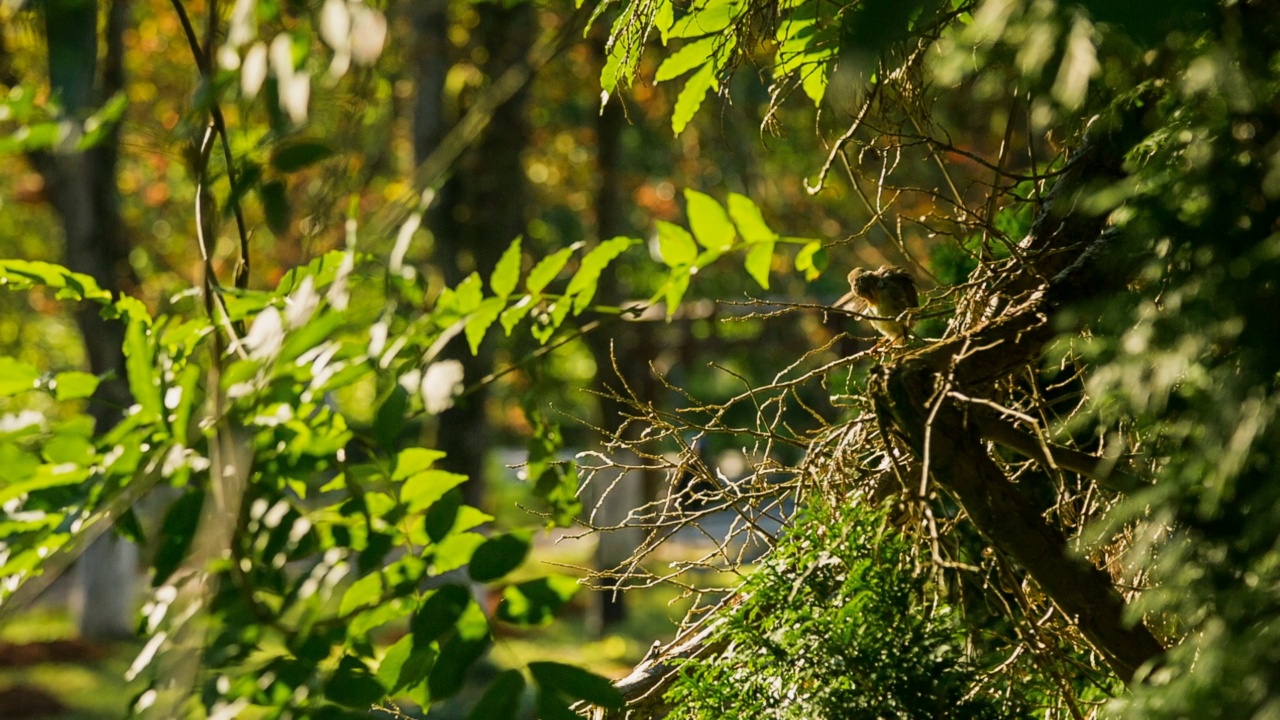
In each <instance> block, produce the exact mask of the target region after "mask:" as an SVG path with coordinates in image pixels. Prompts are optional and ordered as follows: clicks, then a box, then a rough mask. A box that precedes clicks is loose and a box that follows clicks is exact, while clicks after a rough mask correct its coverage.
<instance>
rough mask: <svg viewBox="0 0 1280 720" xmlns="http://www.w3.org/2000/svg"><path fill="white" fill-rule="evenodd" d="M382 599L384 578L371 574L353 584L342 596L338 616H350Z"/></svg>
mask: <svg viewBox="0 0 1280 720" xmlns="http://www.w3.org/2000/svg"><path fill="white" fill-rule="evenodd" d="M381 597H382V576H381V575H380V574H378V573H376V572H372V573H369V574H368V575H365V576H364V577H362V578H360V579H359V580H356V581H355V582H354V583H352V584H351V587H348V588H347V591H346V592H345V593H343V594H342V602H341V603H340V604H339V606H338V614H340V615H350V614H351V613H352V612H353V611H355V610H356V609H357V608H361V607H364V606H366V605H373V604H374V603H375V602H376V601H377V600H378V599H379V598H381Z"/></svg>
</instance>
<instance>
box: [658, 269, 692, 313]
mask: <svg viewBox="0 0 1280 720" xmlns="http://www.w3.org/2000/svg"><path fill="white" fill-rule="evenodd" d="M689 278H690V276H689V273H688V271H682V270H675V271H673V272H672V273H671V277H670V278H668V279H667V284H666V286H665V289H664V291H663V299H664V301H665V302H666V304H667V319H668V320H670V319H671V318H673V317H675V314H676V311H677V310H678V309H680V301H681V300H682V299H684V294H685V292H686V291H687V290H688V289H689Z"/></svg>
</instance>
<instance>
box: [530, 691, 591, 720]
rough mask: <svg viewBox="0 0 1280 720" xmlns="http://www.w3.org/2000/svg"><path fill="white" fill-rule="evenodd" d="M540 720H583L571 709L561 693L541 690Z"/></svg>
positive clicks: (539, 699) (539, 692)
mask: <svg viewBox="0 0 1280 720" xmlns="http://www.w3.org/2000/svg"><path fill="white" fill-rule="evenodd" d="M536 704H537V708H538V720H582V716H581V715H579V714H578V713H576V712H574V711H573V710H570V709H569V703H567V702H565V700H564V698H562V697H561V696H560V693H558V692H556V691H554V690H549V689H546V688H541V689H539V690H538V699H537V703H536Z"/></svg>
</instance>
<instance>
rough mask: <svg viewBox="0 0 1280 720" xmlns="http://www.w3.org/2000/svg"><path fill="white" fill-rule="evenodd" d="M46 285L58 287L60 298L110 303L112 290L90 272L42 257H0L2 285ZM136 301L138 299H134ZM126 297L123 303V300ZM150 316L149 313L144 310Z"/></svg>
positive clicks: (12, 286)
mask: <svg viewBox="0 0 1280 720" xmlns="http://www.w3.org/2000/svg"><path fill="white" fill-rule="evenodd" d="M36 286H44V287H49V288H53V289H55V290H57V291H58V292H57V293H56V296H57V297H58V299H59V300H93V301H97V302H104V303H105V302H110V301H111V293H109V292H107V291H106V290H103V289H102V288H101V287H98V281H96V280H94V279H93V278H92V277H90V276H88V275H84V274H81V273H74V272H71V271H70V270H68V269H66V268H65V267H63V266H61V265H56V264H54V263H47V262H41V261H38V260H0V287H5V288H7V289H9V290H28V289H30V288H33V287H36ZM130 299H133V300H134V302H138V301H137V300H136V299H134V298H130ZM123 300H124V299H122V300H121V301H120V302H121V303H123ZM143 316H144V317H145V316H146V313H145V312H144V313H143Z"/></svg>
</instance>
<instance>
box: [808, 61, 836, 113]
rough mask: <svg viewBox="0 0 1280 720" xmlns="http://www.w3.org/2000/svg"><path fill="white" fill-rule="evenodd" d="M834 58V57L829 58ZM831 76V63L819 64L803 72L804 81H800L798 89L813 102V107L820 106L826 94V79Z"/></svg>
mask: <svg viewBox="0 0 1280 720" xmlns="http://www.w3.org/2000/svg"><path fill="white" fill-rule="evenodd" d="M829 57H830V58H834V57H835V55H834V54H832V55H830V56H829ZM830 75H831V63H830V62H821V63H818V64H816V65H814V66H813V67H811V68H809V69H808V70H806V71H805V74H804V79H803V80H801V81H800V88H801V89H802V90H804V94H805V95H807V96H808V97H809V99H810V100H812V101H813V105H814V107H817V106H819V105H821V104H822V98H824V97H826V94H827V78H828V77H829V76H830Z"/></svg>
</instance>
